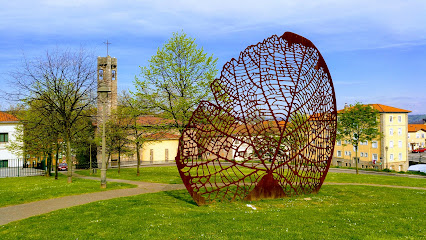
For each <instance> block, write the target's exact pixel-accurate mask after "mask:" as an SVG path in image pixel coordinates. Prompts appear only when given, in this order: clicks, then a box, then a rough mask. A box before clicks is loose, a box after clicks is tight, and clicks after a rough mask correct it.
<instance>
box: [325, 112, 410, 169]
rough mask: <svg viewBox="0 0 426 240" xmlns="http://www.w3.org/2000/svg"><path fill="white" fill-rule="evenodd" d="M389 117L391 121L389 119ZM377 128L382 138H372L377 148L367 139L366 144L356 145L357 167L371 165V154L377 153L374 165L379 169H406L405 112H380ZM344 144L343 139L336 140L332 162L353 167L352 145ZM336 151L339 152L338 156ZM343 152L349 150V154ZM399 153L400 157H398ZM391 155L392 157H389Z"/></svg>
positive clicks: (406, 136) (406, 129)
mask: <svg viewBox="0 0 426 240" xmlns="http://www.w3.org/2000/svg"><path fill="white" fill-rule="evenodd" d="M391 117H392V121H391V120H390V118H391ZM379 130H380V131H381V132H382V138H381V139H376V140H373V141H376V142H377V148H373V144H372V142H373V141H368V143H367V144H366V145H364V144H360V145H359V146H358V157H359V160H360V162H359V164H358V167H362V166H364V167H373V154H377V161H376V165H375V166H377V167H379V168H380V169H384V168H388V169H392V170H395V171H407V168H408V148H407V146H408V142H407V138H408V115H407V114H406V113H380V123H379ZM391 130H392V132H391ZM391 133H392V134H391ZM391 143H392V144H393V145H392V144H391ZM344 145H345V142H344V141H343V140H342V141H341V143H340V144H339V142H338V141H336V145H335V148H334V156H333V157H334V158H333V164H334V165H341V166H343V167H345V166H348V167H349V166H351V167H354V166H355V160H354V158H355V150H354V147H353V146H352V145H351V144H347V145H346V146H344ZM338 151H340V153H341V155H340V156H338ZM345 152H347V153H349V152H350V155H345ZM400 154H401V159H399V158H400ZM391 155H392V157H393V159H391ZM339 162H340V163H339ZM380 163H381V164H380Z"/></svg>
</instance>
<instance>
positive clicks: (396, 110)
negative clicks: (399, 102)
mask: <svg viewBox="0 0 426 240" xmlns="http://www.w3.org/2000/svg"><path fill="white" fill-rule="evenodd" d="M364 105H369V106H371V107H373V108H374V109H376V110H377V111H379V112H380V113H409V112H411V111H409V110H405V109H401V108H396V107H390V106H386V105H383V104H364ZM343 110H345V109H341V110H339V111H337V113H342V112H343Z"/></svg>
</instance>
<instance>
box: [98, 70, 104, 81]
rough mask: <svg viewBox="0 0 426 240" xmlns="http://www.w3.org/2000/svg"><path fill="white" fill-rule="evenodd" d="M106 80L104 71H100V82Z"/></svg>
mask: <svg viewBox="0 0 426 240" xmlns="http://www.w3.org/2000/svg"><path fill="white" fill-rule="evenodd" d="M103 79H104V70H102V69H99V80H103Z"/></svg>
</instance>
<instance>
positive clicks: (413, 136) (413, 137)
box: [407, 130, 426, 151]
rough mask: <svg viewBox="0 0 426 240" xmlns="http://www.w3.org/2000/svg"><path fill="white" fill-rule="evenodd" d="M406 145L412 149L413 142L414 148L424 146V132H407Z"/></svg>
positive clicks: (425, 144)
mask: <svg viewBox="0 0 426 240" xmlns="http://www.w3.org/2000/svg"><path fill="white" fill-rule="evenodd" d="M407 137H408V139H407V147H408V150H409V151H411V150H413V148H412V146H411V144H412V143H413V144H414V149H418V148H424V147H425V146H426V132H425V131H423V130H419V131H417V132H409V133H408V135H407Z"/></svg>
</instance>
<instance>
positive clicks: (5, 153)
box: [0, 112, 22, 168]
mask: <svg viewBox="0 0 426 240" xmlns="http://www.w3.org/2000/svg"><path fill="white" fill-rule="evenodd" d="M19 124H20V123H19V120H18V119H17V118H16V117H15V116H13V115H12V114H9V113H5V112H0V168H1V167H21V166H18V162H19V161H18V159H19V158H22V156H19V155H18V154H17V153H14V152H12V151H10V150H9V149H8V148H7V147H8V146H9V145H10V143H11V142H15V133H16V128H17V127H18V125H19Z"/></svg>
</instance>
